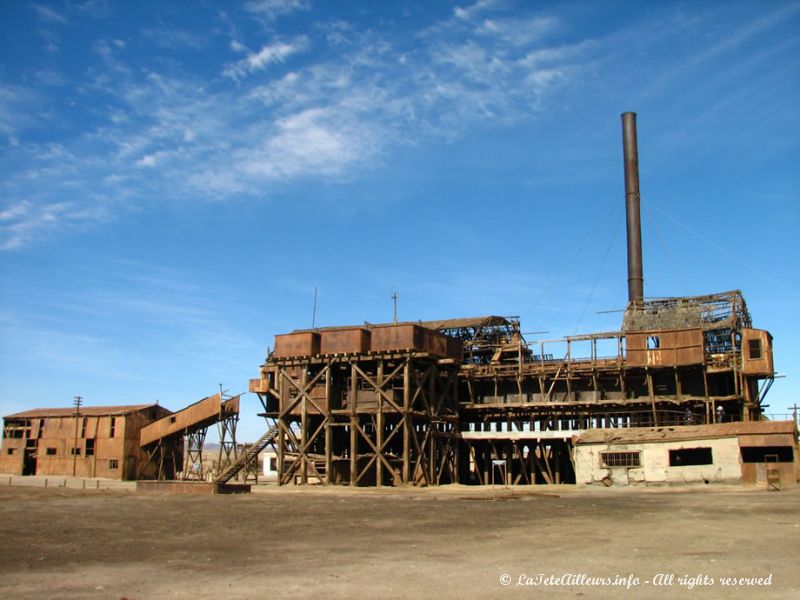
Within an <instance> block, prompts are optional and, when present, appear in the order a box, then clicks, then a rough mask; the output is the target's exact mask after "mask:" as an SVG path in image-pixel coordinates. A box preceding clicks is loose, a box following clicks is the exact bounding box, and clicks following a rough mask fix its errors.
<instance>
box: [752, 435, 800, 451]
mask: <svg viewBox="0 0 800 600" xmlns="http://www.w3.org/2000/svg"><path fill="white" fill-rule="evenodd" d="M739 446H741V447H743V448H752V447H758V446H790V447H794V446H795V440H794V436H793V435H792V434H790V433H777V434H766V435H740V436H739Z"/></svg>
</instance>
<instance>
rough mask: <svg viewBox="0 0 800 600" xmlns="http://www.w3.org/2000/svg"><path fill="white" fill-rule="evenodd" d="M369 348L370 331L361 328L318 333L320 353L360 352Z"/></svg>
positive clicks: (367, 350)
mask: <svg viewBox="0 0 800 600" xmlns="http://www.w3.org/2000/svg"><path fill="white" fill-rule="evenodd" d="M369 349H370V332H369V331H368V330H366V329H363V328H354V329H336V330H331V331H323V332H322V333H321V334H320V353H321V354H360V353H364V352H369Z"/></svg>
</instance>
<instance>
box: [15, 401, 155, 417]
mask: <svg viewBox="0 0 800 600" xmlns="http://www.w3.org/2000/svg"><path fill="white" fill-rule="evenodd" d="M153 406H160V405H159V404H133V405H129V406H81V415H82V416H84V417H105V416H111V415H127V414H130V413H134V412H139V411H140V410H145V409H146V408H151V407H153ZM162 408H163V407H162ZM165 410H166V409H165ZM74 416H75V407H70V408H33V409H31V410H26V411H23V412H18V413H14V414H13V415H6V416H5V417H3V418H4V419H36V418H44V417H74Z"/></svg>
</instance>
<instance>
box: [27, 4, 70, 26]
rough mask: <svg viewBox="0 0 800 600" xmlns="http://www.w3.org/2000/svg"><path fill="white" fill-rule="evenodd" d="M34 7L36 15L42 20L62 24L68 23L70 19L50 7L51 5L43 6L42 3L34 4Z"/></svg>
mask: <svg viewBox="0 0 800 600" xmlns="http://www.w3.org/2000/svg"><path fill="white" fill-rule="evenodd" d="M33 9H34V10H35V11H36V15H37V16H38V17H39V18H40V19H41V20H42V21H46V22H47V23H58V24H61V25H65V24H67V23H68V22H69V21H68V20H67V18H66V17H65V16H63V15H61V14H59V13H57V12H56V11H55V10H53V9H52V8H50V7H49V6H42V5H41V4H34V5H33Z"/></svg>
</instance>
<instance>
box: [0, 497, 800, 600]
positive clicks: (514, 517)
mask: <svg viewBox="0 0 800 600" xmlns="http://www.w3.org/2000/svg"><path fill="white" fill-rule="evenodd" d="M799 509H800V489H794V490H789V491H782V492H766V491H763V490H756V489H752V488H739V487H703V488H693V489H676V488H660V489H653V488H647V489H605V488H603V489H594V488H592V489H581V488H575V487H574V486H571V487H563V486H562V487H547V488H544V487H537V488H535V489H534V488H530V487H525V488H523V487H518V488H515V489H513V490H512V489H496V490H492V489H486V488H472V487H464V486H448V487H446V488H439V489H383V490H375V489H366V490H351V489H348V488H333V489H331V488H313V487H309V488H305V489H301V488H288V489H287V488H281V489H279V488H276V487H274V486H266V487H259V488H258V489H257V490H256V493H253V494H250V495H238V496H211V495H208V496H205V495H203V496H200V495H182V496H177V495H172V496H170V495H162V494H153V493H139V492H135V491H130V490H119V489H111V490H85V491H84V490H74V489H60V488H53V487H50V488H47V489H44V488H30V487H18V486H3V485H0V544H2V550H0V556H1V557H2V559H1V560H0V597H2V598H116V599H119V598H129V599H135V598H136V599H138V598H305V597H315V598H354V597H358V598H523V597H527V598H532V597H537V598H539V597H541V598H561V597H565V598H649V597H651V596H653V595H655V596H658V597H667V598H800V569H798V565H800V510H799ZM670 575H671V576H672V578H670V577H669V576H670ZM722 577H727V578H763V579H762V581H761V582H760V583H761V584H762V585H757V583H758V582H757V580H756V579H753V580H751V581H743V582H734V581H728V582H723V581H722V580H721V578H722ZM712 578H713V583H712V582H711V579H712ZM637 580H638V581H637ZM614 583H617V584H621V585H612V584H614ZM724 583H728V584H731V583H736V584H739V585H725V584H724Z"/></svg>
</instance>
